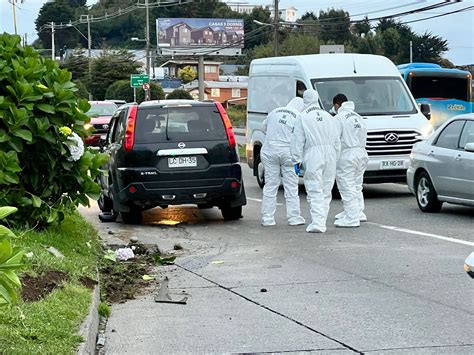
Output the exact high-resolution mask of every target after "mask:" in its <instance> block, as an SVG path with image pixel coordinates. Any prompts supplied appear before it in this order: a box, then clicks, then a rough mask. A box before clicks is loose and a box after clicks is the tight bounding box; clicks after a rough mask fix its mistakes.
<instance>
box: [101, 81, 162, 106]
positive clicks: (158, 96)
mask: <svg viewBox="0 0 474 355" xmlns="http://www.w3.org/2000/svg"><path fill="white" fill-rule="evenodd" d="M150 94H151V100H163V99H164V98H165V93H164V92H163V89H162V88H161V86H160V85H158V84H156V83H150ZM105 97H107V98H108V99H114V100H125V101H127V102H133V89H132V88H131V87H130V81H129V80H118V81H116V82H114V83H113V84H112V85H110V86H109V87H108V88H107V91H106V92H105ZM144 98H145V91H144V90H143V89H137V102H142V101H143V100H144Z"/></svg>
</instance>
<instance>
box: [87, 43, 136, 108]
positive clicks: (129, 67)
mask: <svg viewBox="0 0 474 355" xmlns="http://www.w3.org/2000/svg"><path fill="white" fill-rule="evenodd" d="M139 68H140V64H139V63H138V62H137V61H135V60H134V59H133V56H132V54H130V53H127V52H126V51H123V50H122V51H105V52H104V53H103V55H102V56H101V57H99V58H97V59H95V60H94V62H93V64H92V78H93V82H92V83H91V84H90V85H89V87H88V89H89V92H90V93H92V95H93V97H94V99H96V100H103V99H104V98H105V91H106V90H107V88H108V87H109V86H110V85H111V84H112V83H114V82H116V81H118V80H129V79H130V75H131V74H135V73H137V72H138V71H139Z"/></svg>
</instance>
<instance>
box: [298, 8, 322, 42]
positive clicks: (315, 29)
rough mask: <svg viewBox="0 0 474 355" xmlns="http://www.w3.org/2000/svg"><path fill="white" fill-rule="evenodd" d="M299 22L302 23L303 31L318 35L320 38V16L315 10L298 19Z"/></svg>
mask: <svg viewBox="0 0 474 355" xmlns="http://www.w3.org/2000/svg"><path fill="white" fill-rule="evenodd" d="M297 23H298V24H301V32H302V33H303V34H308V35H312V36H316V37H318V38H319V32H320V29H319V22H318V17H317V16H316V15H315V14H314V13H313V12H306V13H305V14H304V15H303V16H301V19H299V20H297Z"/></svg>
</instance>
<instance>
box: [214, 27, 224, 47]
mask: <svg viewBox="0 0 474 355" xmlns="http://www.w3.org/2000/svg"><path fill="white" fill-rule="evenodd" d="M214 43H215V44H226V43H227V32H226V31H224V30H218V31H214Z"/></svg>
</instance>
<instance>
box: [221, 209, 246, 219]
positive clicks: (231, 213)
mask: <svg viewBox="0 0 474 355" xmlns="http://www.w3.org/2000/svg"><path fill="white" fill-rule="evenodd" d="M221 213H222V217H224V220H225V221H235V220H237V219H239V218H241V217H242V206H237V207H222V209H221Z"/></svg>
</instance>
